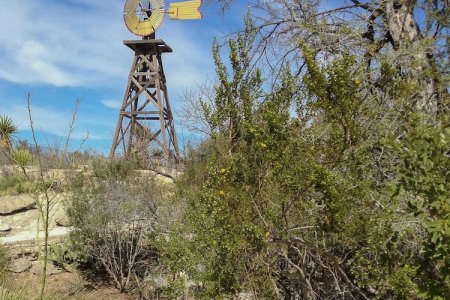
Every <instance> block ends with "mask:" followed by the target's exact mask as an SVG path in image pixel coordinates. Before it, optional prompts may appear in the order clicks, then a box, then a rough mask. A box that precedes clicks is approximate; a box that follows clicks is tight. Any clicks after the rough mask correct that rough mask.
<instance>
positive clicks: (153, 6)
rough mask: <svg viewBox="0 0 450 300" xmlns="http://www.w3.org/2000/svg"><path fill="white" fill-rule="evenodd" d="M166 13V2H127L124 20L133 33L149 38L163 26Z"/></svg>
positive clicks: (146, 0)
mask: <svg viewBox="0 0 450 300" xmlns="http://www.w3.org/2000/svg"><path fill="white" fill-rule="evenodd" d="M164 13H165V10H164V0H127V2H126V3H125V7H124V12H123V18H124V21H125V24H126V25H127V27H128V29H129V30H130V31H131V32H132V33H134V34H136V35H139V36H149V35H150V34H152V33H153V32H155V30H156V29H157V28H158V27H159V26H160V25H161V23H162V21H163V19H164Z"/></svg>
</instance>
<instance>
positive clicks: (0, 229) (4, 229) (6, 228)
mask: <svg viewBox="0 0 450 300" xmlns="http://www.w3.org/2000/svg"><path fill="white" fill-rule="evenodd" d="M8 231H11V226H9V225H8V224H0V232H8Z"/></svg>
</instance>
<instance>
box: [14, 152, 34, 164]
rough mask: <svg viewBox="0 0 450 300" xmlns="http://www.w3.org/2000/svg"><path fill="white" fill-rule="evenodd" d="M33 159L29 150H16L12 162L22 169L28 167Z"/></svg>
mask: <svg viewBox="0 0 450 300" xmlns="http://www.w3.org/2000/svg"><path fill="white" fill-rule="evenodd" d="M32 159H33V157H32V156H31V153H30V151H28V150H27V149H19V150H14V151H13V153H12V160H13V161H14V163H16V164H17V165H19V166H20V167H21V168H25V167H26V166H28V165H29V164H30V163H31V161H32Z"/></svg>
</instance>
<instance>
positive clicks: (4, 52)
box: [0, 0, 209, 87]
mask: <svg viewBox="0 0 450 300" xmlns="http://www.w3.org/2000/svg"><path fill="white" fill-rule="evenodd" d="M122 5H123V1H121V0H114V1H87V0H70V1H67V2H66V1H64V2H56V3H55V2H51V4H49V3H48V1H44V0H35V1H27V0H15V1H1V2H0V11H2V12H6V13H2V18H0V27H1V28H3V30H1V31H0V61H1V62H2V63H1V64H0V78H3V79H4V80H7V81H11V82H14V83H20V84H49V85H53V86H57V87H64V86H69V87H70V86H88V87H89V86H91V87H92V86H96V85H102V84H105V83H111V81H112V80H113V81H115V82H118V81H119V80H121V79H123V78H126V77H125V76H126V74H127V73H128V70H129V64H130V61H131V55H132V53H131V51H129V50H127V48H126V47H125V46H123V44H122V40H123V39H127V38H128V39H132V38H133V37H132V36H130V34H129V33H128V31H127V30H126V28H125V26H124V25H123V23H122V7H121V6H122ZM165 23H167V24H164V25H163V28H162V30H161V32H162V34H163V35H165V36H167V37H168V38H169V39H170V40H171V42H172V46H173V47H174V48H175V49H176V56H175V55H173V57H172V58H169V57H168V58H167V60H168V69H170V70H171V71H174V73H175V74H171V75H170V78H171V80H172V81H173V82H172V84H173V85H176V86H182V85H186V84H189V82H191V81H194V80H197V79H198V78H199V76H201V75H202V74H204V70H203V69H204V67H205V65H207V64H205V63H204V59H205V54H209V45H208V47H207V48H206V49H205V48H204V46H203V45H201V44H200V41H199V39H198V37H197V38H196V37H195V34H194V33H190V32H189V30H188V28H186V27H184V26H183V25H182V23H180V22H178V23H176V22H174V21H170V20H166V22H165ZM205 50H206V51H205Z"/></svg>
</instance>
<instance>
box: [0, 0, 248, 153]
mask: <svg viewBox="0 0 450 300" xmlns="http://www.w3.org/2000/svg"><path fill="white" fill-rule="evenodd" d="M124 2H125V0H101V1H93V0H64V1H60V0H14V1H0V14H1V17H0V28H2V30H1V31H0V114H1V115H3V114H6V115H9V116H11V117H12V118H13V120H14V122H15V123H16V125H17V126H18V127H19V133H18V135H17V137H18V138H25V139H30V131H29V124H28V117H27V110H26V100H25V93H26V92H31V94H32V99H31V103H32V114H33V120H34V123H35V127H36V128H37V129H38V130H39V134H38V138H39V143H42V144H44V145H51V146H53V145H54V144H58V140H62V137H64V136H65V135H66V133H67V129H68V124H69V120H70V118H71V111H72V109H73V106H74V103H75V100H76V99H77V98H80V99H81V104H80V108H79V111H78V118H77V122H76V128H75V132H74V135H73V137H74V142H73V145H72V148H77V140H79V139H81V138H83V137H84V136H85V135H86V133H87V132H89V139H88V142H87V144H86V147H87V148H94V149H96V150H97V151H98V152H102V153H107V152H108V150H109V147H110V144H111V139H112V135H113V133H114V129H115V126H116V121H117V115H118V109H119V106H120V103H121V101H122V97H123V94H124V89H125V87H126V81H127V77H128V72H129V68H130V64H131V59H132V55H133V53H132V52H131V50H129V49H128V48H127V47H126V46H124V45H123V44H122V41H123V40H129V39H134V38H138V37H135V36H134V35H133V34H131V33H130V32H129V31H128V30H127V29H126V27H125V25H124V24H123V18H122V11H123V8H122V7H123V4H124ZM166 2H168V3H170V1H166ZM246 7H247V1H241V0H239V1H236V4H235V5H234V6H233V7H232V9H231V10H230V11H228V12H227V13H226V15H225V16H222V15H220V14H219V13H218V12H219V7H217V6H213V5H203V6H202V9H201V10H202V13H203V20H199V21H174V20H170V19H168V18H166V19H165V21H164V22H163V24H162V26H161V28H160V29H159V30H158V31H157V37H158V38H162V39H164V40H165V42H166V43H167V44H169V45H170V46H171V47H172V48H173V49H174V52H173V53H171V54H166V55H165V56H164V57H163V60H164V66H165V72H166V76H167V80H168V88H169V94H170V99H171V105H172V107H173V109H174V110H175V118H176V120H179V118H177V116H178V114H179V112H180V111H181V107H182V105H183V91H184V90H186V88H190V87H192V86H196V85H198V84H200V83H201V82H203V81H205V80H208V79H211V78H213V76H214V64H213V61H212V55H211V44H212V41H213V38H214V37H222V36H223V35H225V34H227V33H230V32H232V31H236V30H238V29H239V28H241V26H242V24H243V21H242V19H243V16H244V14H245V11H246ZM176 126H177V130H178V131H179V132H182V131H183V124H181V122H180V121H178V122H177V124H176Z"/></svg>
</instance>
